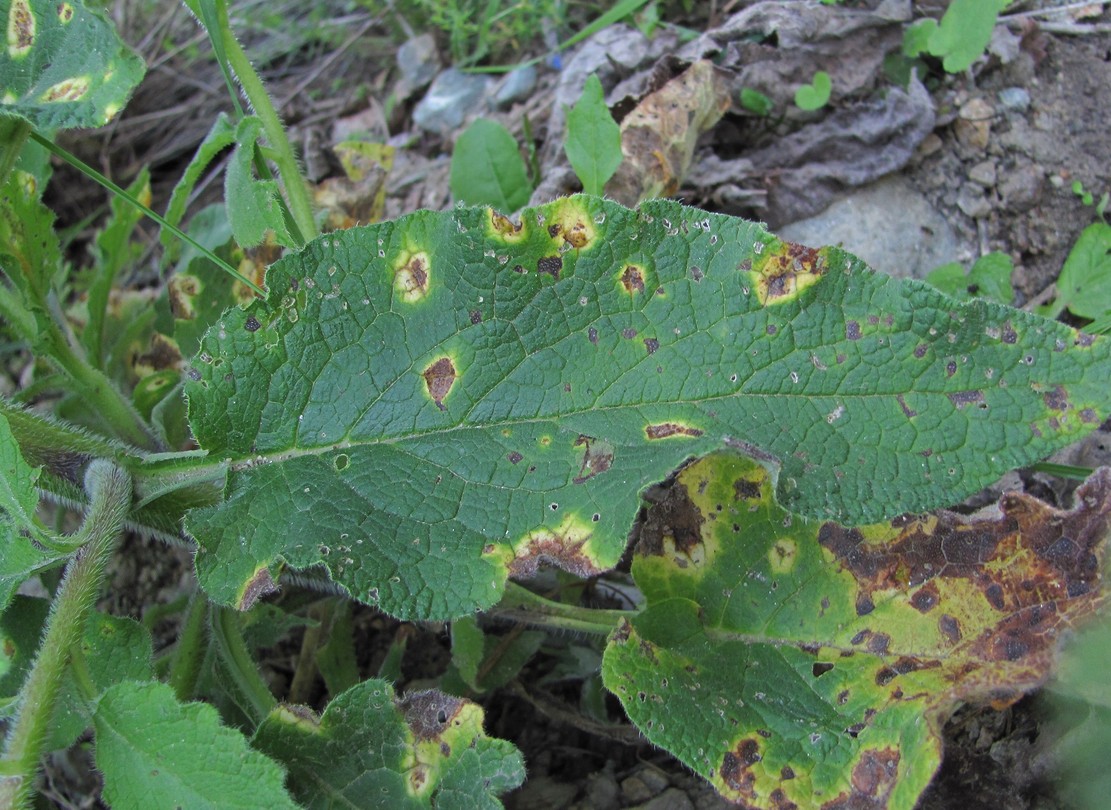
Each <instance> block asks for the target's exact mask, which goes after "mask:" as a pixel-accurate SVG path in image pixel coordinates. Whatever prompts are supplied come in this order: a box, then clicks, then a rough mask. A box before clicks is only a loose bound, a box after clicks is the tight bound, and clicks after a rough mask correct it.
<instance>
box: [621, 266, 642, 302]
mask: <svg viewBox="0 0 1111 810" xmlns="http://www.w3.org/2000/svg"><path fill="white" fill-rule="evenodd" d="M621 286H622V287H624V288H625V292H627V293H629V294H630V295H632V294H633V293H634V292H640V293H642V292H644V271H643V270H641V269H640V268H639V267H637V266H636V265H635V264H630V265H627V266H626V267H625V269H624V270H623V271H622V273H621Z"/></svg>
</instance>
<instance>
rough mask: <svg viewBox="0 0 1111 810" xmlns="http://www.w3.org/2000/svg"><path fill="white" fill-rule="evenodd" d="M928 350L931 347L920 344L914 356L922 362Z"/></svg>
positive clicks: (915, 349) (915, 348)
mask: <svg viewBox="0 0 1111 810" xmlns="http://www.w3.org/2000/svg"><path fill="white" fill-rule="evenodd" d="M928 349H929V347H928V346H927V345H926V344H925V343H919V344H918V345H917V346H915V347H914V356H915V357H917V358H918V359H919V360H921V359H922V358H923V357H925V356H926V351H927V350H928Z"/></svg>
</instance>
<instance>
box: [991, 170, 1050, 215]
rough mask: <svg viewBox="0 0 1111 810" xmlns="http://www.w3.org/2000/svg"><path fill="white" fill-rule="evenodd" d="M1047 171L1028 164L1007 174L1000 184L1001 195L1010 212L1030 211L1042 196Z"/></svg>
mask: <svg viewBox="0 0 1111 810" xmlns="http://www.w3.org/2000/svg"><path fill="white" fill-rule="evenodd" d="M1044 184H1045V171H1044V170H1043V169H1042V167H1041V166H1037V165H1035V164H1032V163H1027V164H1024V165H1022V166H1019V167H1018V168H1016V169H1014V170H1012V171H1010V172H1007V173H1006V175H1005V176H1004V177H1003V179H1002V181H1001V182H1000V183H999V195H1000V196H1001V197H1002V198H1003V205H1004V207H1005V208H1006V209H1007V210H1008V211H1028V210H1029V209H1030V208H1032V207H1033V206H1034V204H1035V203H1036V202H1037V201H1038V198H1039V197H1040V196H1041V193H1042V187H1043V185H1044Z"/></svg>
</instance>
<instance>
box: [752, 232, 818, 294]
mask: <svg viewBox="0 0 1111 810" xmlns="http://www.w3.org/2000/svg"><path fill="white" fill-rule="evenodd" d="M826 267H827V264H826V258H825V254H824V252H823V251H820V250H815V249H814V248H809V247H806V246H805V245H800V244H797V243H795V242H779V241H778V240H776V241H775V242H772V243H771V244H767V245H764V248H763V250H762V251H761V254H760V257H759V258H758V259H757V262H756V264H755V265H754V267H753V269H752V270H751V271H750V273H749V275H750V276H751V278H752V281H753V284H754V286H755V292H756V298H757V300H759V301H760V303H761V304H763V305H765V306H771V305H773V304H782V303H786V302H787V301H792V300H794V299H796V298H798V297H799V295H801V294H802V292H803V290H805V289H807V288H808V287H810V286H812V285H814V284H816V283H817V282H818V281H819V280H820V279H821V277H822V276H823V275H824V274H825V271H826Z"/></svg>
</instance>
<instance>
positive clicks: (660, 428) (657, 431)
mask: <svg viewBox="0 0 1111 810" xmlns="http://www.w3.org/2000/svg"><path fill="white" fill-rule="evenodd" d="M644 433H645V435H647V436H648V438H649V439H666V438H668V437H669V436H691V437H696V436H701V435H702V431H701V430H699V429H698V428H692V427H688V426H686V425H680V424H677V423H675V422H664V423H662V424H659V425H646V426H645V428H644Z"/></svg>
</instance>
